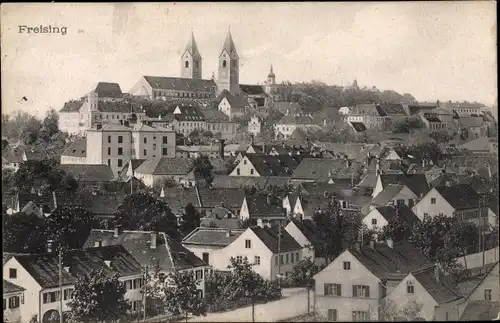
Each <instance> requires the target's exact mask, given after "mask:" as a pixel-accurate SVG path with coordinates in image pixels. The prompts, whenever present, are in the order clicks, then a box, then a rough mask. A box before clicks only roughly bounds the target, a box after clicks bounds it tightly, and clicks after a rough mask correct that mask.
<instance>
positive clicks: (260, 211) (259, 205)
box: [239, 195, 286, 224]
mask: <svg viewBox="0 0 500 323" xmlns="http://www.w3.org/2000/svg"><path fill="white" fill-rule="evenodd" d="M239 218H240V220H242V221H244V220H248V219H255V220H258V219H260V220H262V221H263V222H264V224H270V223H273V222H275V221H281V220H285V218H286V210H285V209H284V208H283V207H282V206H281V205H276V204H273V201H272V200H271V198H270V196H268V195H246V196H245V198H244V199H243V202H242V203H241V209H240V215H239Z"/></svg>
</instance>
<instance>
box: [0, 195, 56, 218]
mask: <svg viewBox="0 0 500 323" xmlns="http://www.w3.org/2000/svg"><path fill="white" fill-rule="evenodd" d="M9 205H10V207H8V209H7V214H15V213H18V212H24V213H26V214H32V213H34V214H36V215H38V216H40V217H42V216H49V215H50V214H51V213H52V211H54V210H55V209H56V208H57V195H56V193H55V192H53V193H52V194H42V193H41V192H39V193H16V194H15V195H14V196H12V197H11V201H10V203H9Z"/></svg>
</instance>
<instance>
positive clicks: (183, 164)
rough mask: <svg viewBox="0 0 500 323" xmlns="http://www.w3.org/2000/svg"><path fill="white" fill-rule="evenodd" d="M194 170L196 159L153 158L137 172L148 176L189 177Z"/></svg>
mask: <svg viewBox="0 0 500 323" xmlns="http://www.w3.org/2000/svg"><path fill="white" fill-rule="evenodd" d="M193 169H194V159H190V158H163V157H156V158H155V157H153V158H149V159H147V160H146V161H145V162H143V163H142V164H141V165H140V166H139V167H137V169H136V170H135V172H136V173H137V174H146V175H187V174H189V173H190V172H191V171H192V170H193Z"/></svg>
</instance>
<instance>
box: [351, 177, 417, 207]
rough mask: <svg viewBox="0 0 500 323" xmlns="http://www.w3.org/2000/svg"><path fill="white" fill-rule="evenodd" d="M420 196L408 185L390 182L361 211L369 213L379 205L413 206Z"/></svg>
mask: <svg viewBox="0 0 500 323" xmlns="http://www.w3.org/2000/svg"><path fill="white" fill-rule="evenodd" d="M418 198H419V196H417V195H416V194H415V193H413V192H412V191H411V190H410V189H409V188H408V187H407V186H406V185H399V184H388V185H386V186H385V187H384V189H383V190H382V192H380V193H379V194H377V196H375V198H373V200H371V201H370V203H368V204H367V205H365V206H363V207H362V208H361V212H362V213H363V214H367V213H368V212H370V211H371V210H372V209H373V208H375V207H377V206H387V205H401V204H405V205H406V206H408V207H410V208H412V207H413V206H414V205H415V201H417V200H418Z"/></svg>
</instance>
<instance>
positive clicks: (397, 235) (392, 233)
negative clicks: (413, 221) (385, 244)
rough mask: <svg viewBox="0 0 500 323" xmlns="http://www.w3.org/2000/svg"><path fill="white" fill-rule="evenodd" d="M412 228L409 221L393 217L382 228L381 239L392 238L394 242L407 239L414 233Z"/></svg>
mask: <svg viewBox="0 0 500 323" xmlns="http://www.w3.org/2000/svg"><path fill="white" fill-rule="evenodd" d="M412 229H413V228H411V227H410V226H409V225H408V223H406V222H404V221H403V220H402V219H401V217H399V216H398V217H395V218H392V219H391V220H390V221H389V223H388V224H387V225H386V226H385V227H384V228H383V229H382V232H381V234H380V239H382V240H386V239H392V240H393V241H394V242H399V241H406V240H408V239H409V237H410V236H411V233H412Z"/></svg>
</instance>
